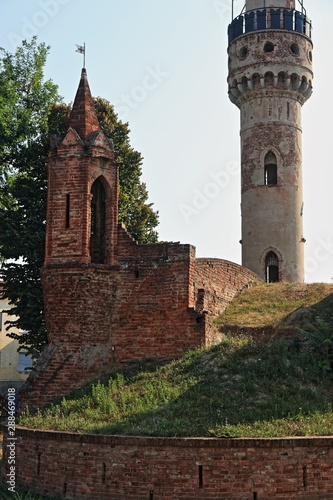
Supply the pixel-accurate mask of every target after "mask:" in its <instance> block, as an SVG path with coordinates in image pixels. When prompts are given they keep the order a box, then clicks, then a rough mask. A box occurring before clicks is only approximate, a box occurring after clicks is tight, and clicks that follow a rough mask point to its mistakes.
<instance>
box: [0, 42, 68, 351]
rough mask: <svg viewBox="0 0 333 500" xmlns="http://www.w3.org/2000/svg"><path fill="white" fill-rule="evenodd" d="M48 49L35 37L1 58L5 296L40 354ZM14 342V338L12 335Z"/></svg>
mask: <svg viewBox="0 0 333 500" xmlns="http://www.w3.org/2000/svg"><path fill="white" fill-rule="evenodd" d="M48 52H49V47H47V46H46V45H45V44H43V43H41V44H37V40H36V38H34V39H32V41H31V42H26V41H25V42H23V43H22V46H20V47H19V48H18V49H17V50H16V52H15V54H10V53H8V52H6V51H5V50H4V49H1V55H2V57H1V59H0V82H1V85H0V116H1V120H0V254H1V256H2V258H3V259H5V262H4V263H3V264H2V270H1V275H2V279H3V280H4V295H5V297H7V298H8V299H9V301H10V303H11V305H12V306H13V307H12V310H11V313H12V314H13V315H15V316H17V319H16V320H13V321H11V322H10V323H11V326H16V327H17V328H19V329H21V330H24V331H26V332H27V333H26V334H25V335H22V336H21V337H19V338H18V340H19V343H20V345H21V346H22V347H26V348H28V351H29V352H32V353H33V354H35V355H36V354H37V353H38V352H40V351H41V349H42V346H43V345H44V344H45V338H46V335H45V324H44V318H43V314H42V311H43V296H42V289H41V283H40V267H41V265H42V263H43V255H44V254H43V252H44V240H45V213H46V175H45V155H46V152H47V148H48V139H47V136H48V118H47V117H48V114H49V112H50V110H51V108H52V105H53V104H54V103H56V102H59V101H60V100H61V98H60V96H59V94H58V87H57V86H56V85H55V84H54V83H52V82H51V81H50V80H48V81H44V74H43V71H44V66H45V63H46V58H47V54H48ZM11 336H13V337H14V338H15V335H11Z"/></svg>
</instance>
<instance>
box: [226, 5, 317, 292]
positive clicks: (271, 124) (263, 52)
mask: <svg viewBox="0 0 333 500" xmlns="http://www.w3.org/2000/svg"><path fill="white" fill-rule="evenodd" d="M297 2H298V3H297V5H295V0H246V5H245V7H244V9H243V12H242V13H241V14H240V15H239V16H238V17H236V18H234V19H233V21H232V23H231V24H230V25H229V29H228V36H229V47H228V54H229V75H228V85H229V97H230V100H231V101H232V102H233V103H234V104H236V106H238V107H239V109H240V112H241V131H240V135H241V178H242V240H241V243H242V264H243V266H245V267H247V268H249V269H251V270H252V271H254V272H255V273H257V274H258V275H259V276H260V277H262V278H263V279H265V280H266V281H267V282H276V281H289V282H303V281H304V242H305V239H304V236H303V221H302V217H303V189H302V125H301V107H302V105H303V104H304V103H305V101H306V100H307V99H308V98H309V97H310V96H311V93H312V79H313V73H312V48H313V45H312V41H311V22H310V21H309V19H308V17H307V15H306V11H305V8H304V6H303V1H300V0H297Z"/></svg>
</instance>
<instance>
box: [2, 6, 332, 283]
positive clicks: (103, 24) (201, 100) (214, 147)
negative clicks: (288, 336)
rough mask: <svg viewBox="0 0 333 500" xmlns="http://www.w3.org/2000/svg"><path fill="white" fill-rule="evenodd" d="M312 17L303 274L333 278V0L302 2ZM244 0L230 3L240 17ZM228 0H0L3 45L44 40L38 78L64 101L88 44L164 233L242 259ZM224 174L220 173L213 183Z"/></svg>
mask: <svg viewBox="0 0 333 500" xmlns="http://www.w3.org/2000/svg"><path fill="white" fill-rule="evenodd" d="M303 3H304V7H305V8H306V10H307V14H308V16H309V17H310V19H311V20H312V23H313V37H312V39H313V42H314V50H313V60H314V75H315V77H314V81H313V86H314V93H313V95H312V97H311V99H309V101H308V102H307V103H306V104H305V105H304V107H303V109H302V117H303V181H304V237H305V238H306V244H305V269H306V274H305V280H306V282H309V283H310V282H328V283H332V279H333V224H332V215H333V196H332V185H333V168H332V169H331V166H332V165H331V163H332V160H331V157H332V155H331V153H330V141H331V140H332V139H331V119H332V118H331V115H332V112H331V109H330V107H331V100H330V97H329V96H330V94H331V85H330V84H331V76H332V73H333V66H332V63H331V61H332V54H331V44H330V43H329V39H330V38H329V36H330V34H331V31H332V27H331V20H332V19H333V2H332V0H320V2H319V1H318V0H304V2H303ZM243 5H244V1H243V0H235V1H234V14H235V16H236V15H238V14H239V13H240V12H241V10H242V7H243ZM231 16H232V14H231V0H94V2H92V1H91V0H89V1H88V0H0V47H3V48H4V49H6V50H7V51H9V52H14V51H15V48H16V47H17V45H19V44H20V43H21V42H22V40H23V39H28V40H29V39H30V38H31V37H32V36H33V35H36V36H37V37H38V41H39V42H45V43H46V44H47V45H50V46H51V48H50V54H49V56H48V61H47V65H46V68H45V78H46V79H52V80H53V82H54V83H56V84H57V85H58V86H59V93H60V94H61V95H62V96H63V98H64V101H65V102H72V101H73V100H74V97H75V93H76V90H77V87H78V83H79V79H80V75H81V68H82V66H83V58H82V55H81V54H79V53H76V51H75V50H76V44H77V45H83V44H84V43H85V44H86V68H87V74H88V80H89V84H90V88H91V92H92V94H93V95H94V96H96V97H97V96H100V97H103V98H105V99H107V100H109V101H110V102H111V103H112V104H113V105H114V107H115V111H116V112H117V113H118V115H119V118H120V119H121V120H122V121H125V122H127V121H128V122H129V125H130V129H131V135H130V139H131V145H132V146H133V147H134V148H135V149H137V150H138V151H140V152H141V153H142V155H143V157H144V162H143V167H142V168H143V176H142V180H143V181H144V182H145V183H146V184H147V189H148V191H149V202H151V203H154V208H155V210H158V211H159V216H160V224H159V226H158V232H159V237H160V240H162V241H180V242H181V243H191V244H192V245H194V246H195V247H196V255H197V257H213V258H222V259H227V260H231V261H233V262H236V263H239V264H240V263H241V247H240V244H239V240H240V239H241V216H240V201H241V200H240V138H239V122H240V120H239V110H238V108H237V107H236V106H234V105H233V104H232V103H231V102H230V101H229V99H228V95H227V90H228V89H227V81H226V80H227V73H228V71H227V27H228V24H229V23H230V21H231ZM217 179H219V181H217Z"/></svg>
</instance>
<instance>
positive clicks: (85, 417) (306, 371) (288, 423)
mask: <svg viewBox="0 0 333 500" xmlns="http://www.w3.org/2000/svg"><path fill="white" fill-rule="evenodd" d="M321 360H322V356H321V354H319V353H316V352H314V351H313V349H312V348H311V343H309V341H308V340H307V341H305V342H304V345H302V346H300V345H299V343H297V342H295V343H293V342H292V341H286V340H284V341H283V340H282V341H277V340H275V341H272V342H269V343H257V342H255V341H254V340H252V339H250V338H246V337H244V336H238V337H231V336H230V337H228V336H227V337H226V338H225V340H224V341H223V342H222V343H221V344H220V345H218V346H215V347H213V348H211V349H201V350H197V351H191V352H189V353H187V354H186V355H185V356H184V357H183V358H182V359H180V360H177V361H173V362H170V363H167V364H165V365H164V366H160V367H156V369H154V370H148V371H144V372H140V373H138V374H136V375H132V376H130V375H128V376H126V374H124V375H121V374H118V375H117V376H115V377H113V378H110V380H109V381H108V382H105V383H101V382H99V383H97V384H95V385H93V386H90V387H88V388H86V389H85V390H84V391H81V393H80V394H77V395H76V396H75V397H72V398H66V399H63V400H62V401H60V402H59V403H58V404H55V405H53V406H52V407H50V408H48V409H46V410H44V411H41V412H38V413H37V414H36V415H25V416H22V417H21V420H20V423H21V425H24V426H29V427H33V428H37V429H54V430H65V431H74V432H80V433H98V434H125V435H144V436H217V437H231V436H234V437H240V436H243V437H246V436H248V437H251V436H256V437H279V436H294V435H297V436H304V435H331V434H333V411H332V406H331V404H332V397H333V374H332V371H331V370H330V371H327V369H323V367H322V365H321V363H320V362H321Z"/></svg>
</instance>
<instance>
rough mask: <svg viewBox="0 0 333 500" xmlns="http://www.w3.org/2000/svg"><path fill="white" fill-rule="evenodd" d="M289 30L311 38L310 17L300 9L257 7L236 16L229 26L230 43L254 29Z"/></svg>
mask: <svg viewBox="0 0 333 500" xmlns="http://www.w3.org/2000/svg"><path fill="white" fill-rule="evenodd" d="M263 30H288V31H296V32H297V33H302V34H303V35H306V36H308V37H309V38H311V36H312V24H311V21H310V19H309V18H308V17H307V16H306V15H305V14H304V13H303V12H299V11H298V10H289V9H256V10H250V11H248V12H245V14H241V15H240V16H238V17H236V18H235V19H234V20H233V21H232V23H231V24H229V26H228V39H229V45H230V44H231V42H233V41H234V40H235V39H236V38H238V37H239V36H242V35H244V34H245V33H251V32H253V31H263Z"/></svg>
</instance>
